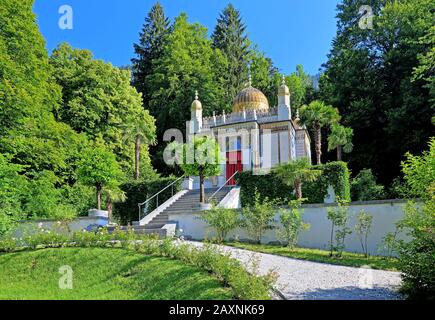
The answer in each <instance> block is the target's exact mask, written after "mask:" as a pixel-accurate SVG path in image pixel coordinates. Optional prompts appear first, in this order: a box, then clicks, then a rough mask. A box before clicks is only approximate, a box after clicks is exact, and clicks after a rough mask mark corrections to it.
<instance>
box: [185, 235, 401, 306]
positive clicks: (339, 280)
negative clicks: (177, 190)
mask: <svg viewBox="0 0 435 320" xmlns="http://www.w3.org/2000/svg"><path fill="white" fill-rule="evenodd" d="M189 243H191V244H192V245H194V246H197V247H198V246H202V245H203V244H202V243H200V242H189ZM219 248H220V249H221V250H222V251H223V252H228V253H230V254H231V256H232V257H233V258H236V259H238V260H239V261H241V262H242V263H243V264H244V265H245V266H246V267H247V269H248V270H250V271H252V261H256V262H257V263H258V272H259V273H260V274H265V273H267V272H268V271H269V270H274V271H275V272H276V273H277V274H278V280H277V283H276V286H275V287H276V289H277V290H278V291H279V292H280V293H281V294H282V295H283V297H285V299H288V300H294V299H297V300H302V299H304V300H391V299H394V300H397V299H402V297H401V296H400V295H399V294H398V293H397V288H398V287H399V285H400V282H401V279H400V273H399V272H392V271H383V270H372V269H363V268H353V267H345V266H337V265H331V264H325V263H317V262H311V261H303V260H297V259H291V258H286V257H280V256H276V255H270V254H265V253H257V252H252V251H248V250H243V249H238V248H233V247H228V246H219Z"/></svg>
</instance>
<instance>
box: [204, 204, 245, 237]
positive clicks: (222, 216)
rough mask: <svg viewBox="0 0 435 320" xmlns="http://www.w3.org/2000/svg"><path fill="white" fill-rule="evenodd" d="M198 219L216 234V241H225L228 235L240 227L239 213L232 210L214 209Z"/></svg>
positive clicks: (205, 212)
mask: <svg viewBox="0 0 435 320" xmlns="http://www.w3.org/2000/svg"><path fill="white" fill-rule="evenodd" d="M199 218H200V219H201V220H203V221H205V222H206V223H207V224H208V225H209V226H210V227H211V228H212V229H214V230H215V231H216V233H217V239H216V240H217V241H218V242H219V243H222V242H224V241H225V238H226V237H227V235H228V233H229V232H230V231H232V230H234V229H235V228H237V227H238V226H240V216H239V212H238V211H237V210H234V209H224V208H219V207H214V208H212V209H211V210H207V211H204V212H203V213H201V215H200V216H199Z"/></svg>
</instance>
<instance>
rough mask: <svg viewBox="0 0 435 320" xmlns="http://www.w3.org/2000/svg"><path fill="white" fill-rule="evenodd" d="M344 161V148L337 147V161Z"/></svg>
mask: <svg viewBox="0 0 435 320" xmlns="http://www.w3.org/2000/svg"><path fill="white" fill-rule="evenodd" d="M341 159H342V148H341V146H338V147H337V161H341Z"/></svg>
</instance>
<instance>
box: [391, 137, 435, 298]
mask: <svg viewBox="0 0 435 320" xmlns="http://www.w3.org/2000/svg"><path fill="white" fill-rule="evenodd" d="M406 157H407V159H406V161H405V162H403V163H402V168H403V173H404V178H405V183H406V185H407V187H408V189H409V192H410V194H411V195H412V196H413V197H418V198H420V199H422V200H423V201H424V202H423V203H420V204H415V203H414V202H410V203H409V204H408V206H407V207H406V210H405V213H406V215H405V219H404V220H403V221H401V226H402V228H403V229H405V230H406V231H407V233H408V235H409V236H411V238H412V240H411V241H409V242H407V243H406V242H401V243H400V245H399V263H400V268H401V271H402V274H403V275H402V277H403V287H402V290H403V292H404V293H406V294H408V295H409V296H410V297H411V298H425V299H432V300H433V299H435V234H434V230H435V138H432V139H431V141H430V143H429V151H426V152H424V153H423V154H422V155H421V156H413V155H410V154H407V155H406Z"/></svg>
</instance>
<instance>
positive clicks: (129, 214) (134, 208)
mask: <svg viewBox="0 0 435 320" xmlns="http://www.w3.org/2000/svg"><path fill="white" fill-rule="evenodd" d="M176 179H177V178H175V177H169V178H157V179H153V180H141V181H132V182H128V183H124V184H122V185H121V190H122V191H124V192H125V195H126V197H127V199H126V201H125V202H122V203H115V205H114V212H113V214H114V216H115V217H116V218H117V219H118V220H119V221H120V223H121V224H124V225H126V224H128V223H131V222H132V221H137V220H138V218H139V211H138V203H142V202H144V201H145V200H146V199H147V198H148V197H152V196H153V195H154V194H156V193H157V192H159V191H160V190H162V189H163V188H165V187H166V186H168V185H169V184H171V183H172V182H174V181H175V180H176ZM180 190H181V181H180V182H179V183H176V184H174V188H173V191H174V194H175V193H177V192H178V191H180ZM171 197H172V188H168V189H166V190H165V191H163V192H162V193H161V194H160V195H159V205H160V204H162V203H163V202H165V201H166V200H168V199H169V198H171ZM156 207H157V198H154V199H153V200H151V201H150V203H149V206H148V208H147V211H148V212H151V211H152V210H154V209H155V208H156Z"/></svg>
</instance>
